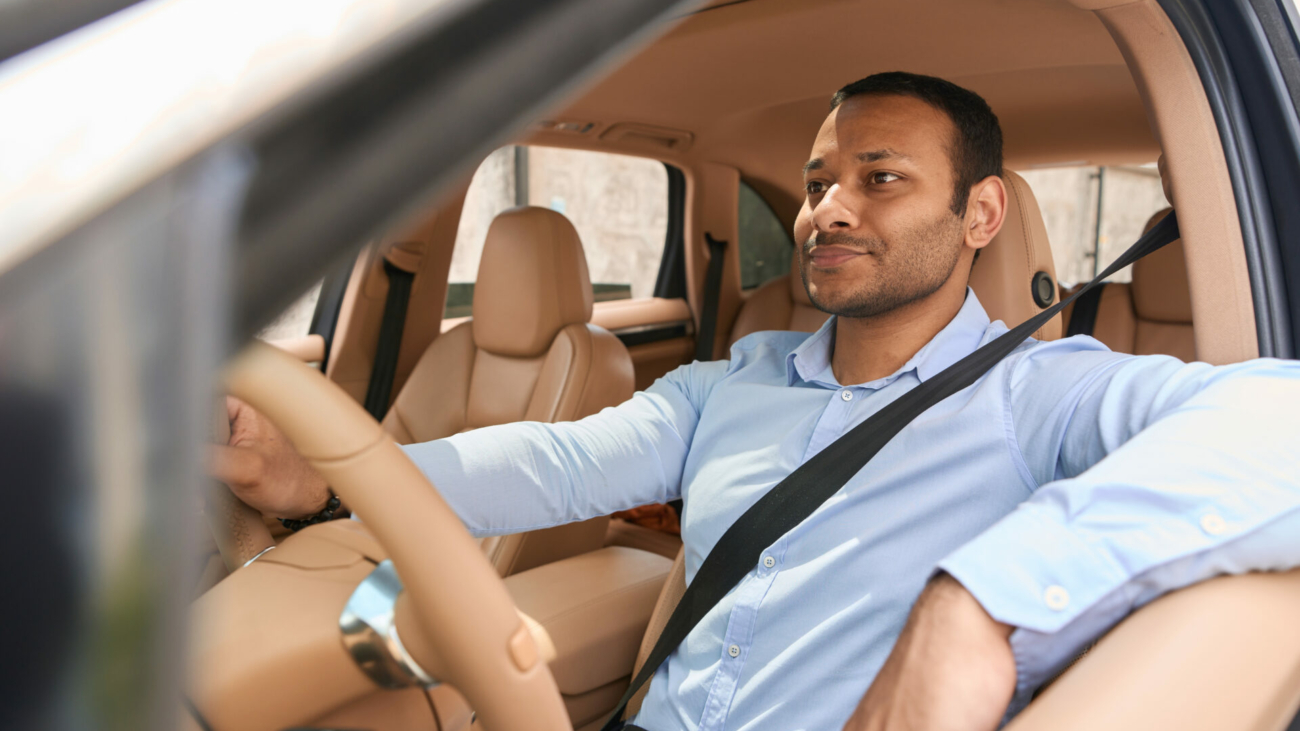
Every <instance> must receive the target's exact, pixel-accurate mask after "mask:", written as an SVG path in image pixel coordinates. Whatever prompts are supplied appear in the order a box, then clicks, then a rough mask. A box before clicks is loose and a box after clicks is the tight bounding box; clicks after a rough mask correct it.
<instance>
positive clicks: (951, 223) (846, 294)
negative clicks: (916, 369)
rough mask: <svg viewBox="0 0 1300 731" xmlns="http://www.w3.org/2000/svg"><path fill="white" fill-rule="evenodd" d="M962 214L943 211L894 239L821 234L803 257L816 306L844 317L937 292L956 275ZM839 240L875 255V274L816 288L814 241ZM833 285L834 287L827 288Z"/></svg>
mask: <svg viewBox="0 0 1300 731" xmlns="http://www.w3.org/2000/svg"><path fill="white" fill-rule="evenodd" d="M961 224H962V219H961V218H959V217H957V216H954V215H951V214H948V213H945V214H941V215H940V216H939V217H938V218H936V219H935V220H933V221H927V222H924V223H921V224H919V225H917V226H915V227H914V228H911V229H908V230H906V231H903V232H902V233H900V234H899V235H898V236H895V237H892V241H888V242H887V241H885V240H884V239H881V238H862V237H856V236H850V235H849V234H844V233H830V234H824V233H818V234H817V235H815V236H813V237H812V238H810V239H808V241H806V242H805V243H804V245H803V247H802V252H803V255H802V256H801V257H800V258H799V274H800V277H801V278H802V279H803V286H804V290H805V291H807V292H808V298H809V299H811V300H812V303H813V305H815V306H816V307H817V309H819V310H821V311H823V312H829V313H830V314H832V315H838V316H840V317H859V318H865V317H875V316H876V315H881V314H884V313H886V312H890V311H892V310H896V309H898V308H899V307H903V306H904V305H908V304H911V303H913V302H916V301H917V300H920V299H924V298H926V297H929V296H930V295H932V294H934V293H935V292H937V291H938V290H939V288H940V287H942V286H943V285H944V283H945V282H947V281H948V279H949V278H951V277H952V273H953V271H954V270H956V268H957V262H958V260H959V259H960V258H961V245H962V241H963V239H964V235H963V232H962V225H961ZM827 245H839V246H845V247H849V248H852V249H854V250H855V251H861V252H867V256H874V257H875V258H876V262H877V263H876V271H877V276H874V277H868V278H864V279H863V280H862V281H859V282H855V283H853V284H851V285H847V286H838V287H834V288H831V287H818V288H817V289H816V290H814V289H813V287H811V286H810V285H809V282H808V268H809V263H808V255H809V252H810V251H811V250H812V248H813V247H814V246H827ZM827 290H830V291H827Z"/></svg>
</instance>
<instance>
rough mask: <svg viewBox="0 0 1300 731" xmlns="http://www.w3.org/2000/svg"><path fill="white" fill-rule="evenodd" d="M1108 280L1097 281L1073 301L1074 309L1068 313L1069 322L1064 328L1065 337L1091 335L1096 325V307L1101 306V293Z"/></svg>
mask: <svg viewBox="0 0 1300 731" xmlns="http://www.w3.org/2000/svg"><path fill="white" fill-rule="evenodd" d="M1107 284H1108V282H1098V283H1097V286H1096V287H1093V288H1092V289H1090V290H1088V291H1087V292H1085V293H1083V295H1082V296H1080V297H1079V299H1077V300H1075V301H1074V310H1073V311H1072V312H1071V313H1070V324H1069V325H1067V326H1066V328H1065V337H1067V338H1068V337H1073V336H1075V335H1091V334H1092V330H1093V328H1094V327H1096V325H1097V309H1098V308H1099V307H1100V306H1101V293H1102V291H1103V290H1105V289H1106V285H1107Z"/></svg>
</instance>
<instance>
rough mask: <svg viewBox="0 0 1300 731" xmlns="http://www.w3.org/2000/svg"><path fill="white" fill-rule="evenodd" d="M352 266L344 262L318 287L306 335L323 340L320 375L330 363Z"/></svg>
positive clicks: (350, 262) (349, 262) (327, 275)
mask: <svg viewBox="0 0 1300 731" xmlns="http://www.w3.org/2000/svg"><path fill="white" fill-rule="evenodd" d="M353 264H354V262H353V261H352V260H348V261H345V262H343V263H342V264H340V265H339V266H337V267H334V268H333V269H331V270H330V272H329V274H326V275H325V279H324V281H322V282H321V285H320V296H319V297H317V298H316V309H315V310H314V311H313V312H312V313H311V327H310V328H308V329H307V334H308V335H319V336H321V337H322V338H324V339H325V357H323V358H321V361H320V372H321V373H324V372H325V368H326V366H328V365H329V362H330V353H331V348H333V346H334V330H335V329H336V328H338V325H339V311H340V310H342V309H343V295H344V294H346V293H347V291H348V280H349V279H351V278H352V266H353Z"/></svg>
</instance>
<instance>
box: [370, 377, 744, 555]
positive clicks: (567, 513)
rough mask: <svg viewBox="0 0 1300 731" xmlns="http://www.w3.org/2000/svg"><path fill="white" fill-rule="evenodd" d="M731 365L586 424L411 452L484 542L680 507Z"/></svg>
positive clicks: (658, 386) (538, 426)
mask: <svg viewBox="0 0 1300 731" xmlns="http://www.w3.org/2000/svg"><path fill="white" fill-rule="evenodd" d="M726 367H727V363H726V362H712V363H694V364H691V365H688V366H683V367H681V368H678V369H677V370H675V371H673V372H671V373H669V374H668V375H666V376H664V377H663V378H661V379H659V380H657V381H655V383H654V385H652V386H650V388H648V389H646V390H645V391H642V392H638V393H637V394H635V395H634V396H633V397H632V398H631V399H630V400H628V401H626V402H624V403H622V404H620V405H619V406H615V407H611V408H607V409H604V410H603V411H601V412H600V413H597V414H593V415H591V416H588V417H586V418H585V419H581V420H579V421H573V422H561V423H555V424H547V423H540V422H518V423H513V424H502V425H500V426H493V427H486V428H483V429H477V430H475V431H471V432H466V433H464V434H457V435H455V436H452V437H448V438H446V439H439V440H436V441H432V442H425V443H423V444H413V445H409V446H406V447H404V449H405V450H406V453H407V455H408V456H409V457H410V458H411V459H412V461H414V462H415V464H416V465H417V466H418V467H419V468H420V470H421V471H422V472H424V474H425V475H426V476H428V478H429V481H430V482H432V483H433V484H434V486H436V487H437V489H438V491H439V493H441V494H442V496H443V498H445V499H446V500H447V502H448V503H449V504H450V505H451V507H452V509H454V510H455V511H456V514H457V515H459V516H460V518H461V520H462V521H464V522H465V525H466V526H467V527H468V528H469V530H470V532H471V533H473V534H474V535H475V536H489V535H503V534H507V533H518V532H520V531H526V530H535V529H538V528H548V527H551V526H555V525H560V524H563V523H570V522H573V521H577V520H585V519H587V518H593V517H596V516H599V515H608V514H609V513H613V512H615V511H618V510H626V509H628V508H633V507H636V506H638V505H646V504H649V503H664V502H668V501H671V500H676V499H677V498H679V497H680V496H681V478H682V470H683V467H684V466H685V463H686V454H687V451H688V450H689V448H690V444H691V439H692V437H693V436H694V434H695V426H696V424H697V423H698V421H699V414H700V410H701V408H702V407H703V404H704V401H705V399H707V397H708V394H709V392H710V391H711V390H712V387H713V385H714V384H715V383H716V382H717V381H718V380H719V379H720V378H721V377H722V375H723V374H724V373H725V372H726ZM361 518H362V519H364V518H365V516H361Z"/></svg>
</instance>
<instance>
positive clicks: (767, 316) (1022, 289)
mask: <svg viewBox="0 0 1300 731" xmlns="http://www.w3.org/2000/svg"><path fill="white" fill-rule="evenodd" d="M1002 180H1003V182H1005V183H1006V187H1007V212H1006V217H1005V219H1004V220H1003V223H1002V230H1001V231H999V232H998V235H997V236H996V237H994V239H993V241H992V242H991V243H990V244H989V245H988V246H986V247H984V249H983V250H982V251H981V252H980V256H979V259H978V260H977V261H976V262H975V266H974V267H973V268H972V269H971V274H970V286H971V288H972V289H974V290H975V294H976V295H977V296H979V298H980V303H981V304H982V305H984V310H985V311H986V312H988V314H989V317H990V318H991V319H994V320H1002V321H1003V322H1005V323H1006V324H1007V327H1015V326H1016V325H1019V324H1020V323H1022V322H1024V321H1025V320H1028V319H1029V318H1031V317H1033V316H1034V315H1037V314H1038V313H1039V312H1041V311H1042V309H1043V308H1040V307H1039V306H1038V304H1037V303H1036V302H1034V295H1033V290H1032V288H1031V284H1032V282H1033V279H1034V275H1035V274H1036V273H1038V272H1040V271H1041V272H1046V273H1047V274H1049V275H1051V277H1052V282H1053V290H1055V282H1056V265H1055V264H1054V263H1053V261H1052V247H1051V244H1050V243H1049V242H1048V239H1047V227H1046V226H1045V225H1044V224H1043V214H1042V212H1041V211H1039V209H1038V200H1037V199H1036V198H1034V192H1033V191H1032V190H1030V188H1029V184H1028V183H1026V182H1025V179H1024V178H1022V177H1020V176H1019V175H1017V174H1015V173H1013V172H1011V171H1010V170H1007V171H1005V172H1004V173H1003V175H1002ZM826 317H827V315H826V313H824V312H821V311H819V310H817V309H815V308H814V307H813V306H812V302H810V301H809V300H808V293H807V292H806V291H805V290H804V287H803V282H802V281H801V279H800V277H799V261H798V256H795V257H794V261H793V263H792V264H791V267H790V274H789V275H786V276H783V277H779V278H777V279H774V280H772V281H770V282H768V283H767V284H764V285H763V286H761V287H759V288H758V289H757V290H755V291H754V293H753V294H752V295H750V297H749V299H748V300H747V301H746V302H745V306H744V307H743V308H742V309H741V310H740V314H739V315H737V317H736V323H735V325H734V326H733V327H732V329H731V342H733V343H734V342H735V341H737V340H739V339H740V338H743V337H745V336H746V335H748V334H750V333H753V332H758V331H760V330H796V331H803V332H812V331H814V330H816V329H817V328H819V327H821V325H822V323H824V322H825V321H826ZM1061 331H1062V328H1061V318H1060V317H1055V318H1052V320H1051V321H1049V322H1048V323H1047V324H1046V325H1044V326H1043V327H1042V328H1041V329H1040V330H1039V331H1038V332H1036V333H1035V334H1034V336H1035V337H1036V338H1038V339H1039V340H1055V339H1056V338H1059V337H1061Z"/></svg>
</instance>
